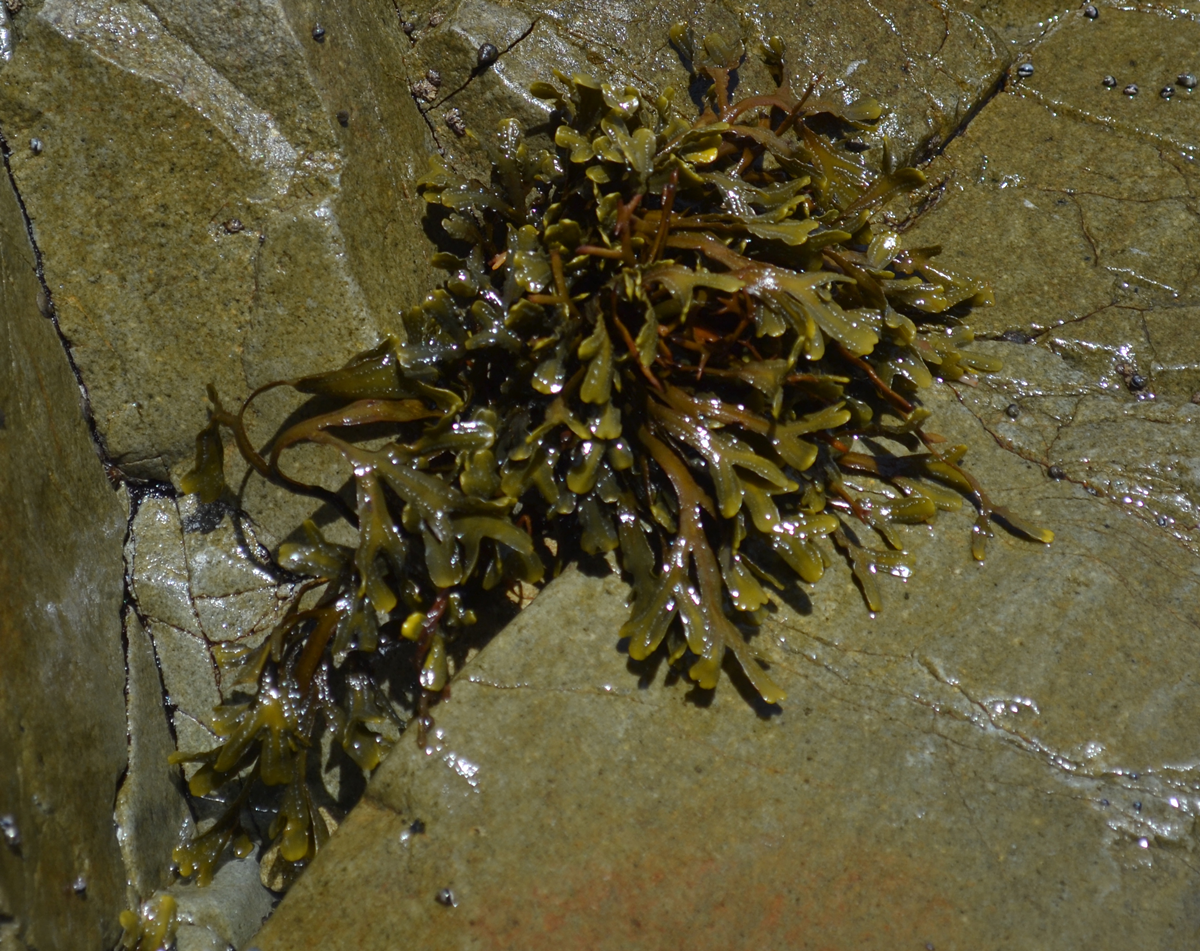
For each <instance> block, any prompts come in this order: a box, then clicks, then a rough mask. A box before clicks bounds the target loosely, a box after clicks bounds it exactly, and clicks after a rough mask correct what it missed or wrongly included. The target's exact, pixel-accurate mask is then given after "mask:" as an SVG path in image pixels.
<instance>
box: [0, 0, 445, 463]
mask: <svg viewBox="0 0 1200 951" xmlns="http://www.w3.org/2000/svg"><path fill="white" fill-rule="evenodd" d="M314 21H315V11H312V10H310V9H309V7H308V5H306V4H304V3H294V4H286V5H285V4H282V3H278V2H270V0H264V2H260V3H252V4H250V5H243V6H241V7H239V8H238V12H237V14H236V15H233V14H231V15H230V16H228V17H225V16H216V15H214V13H213V11H212V8H211V6H210V5H205V4H199V3H191V2H169V0H168V2H162V3H151V4H146V3H139V2H120V0H116V2H111V3H110V2H107V0H49V2H47V3H44V4H37V5H30V6H29V7H27V8H26V9H25V10H24V11H23V12H22V13H20V14H19V15H18V16H17V18H16V20H15V23H14V26H15V30H16V46H15V51H14V53H13V55H12V59H11V61H10V62H8V63H6V64H5V65H4V68H3V69H2V70H0V115H2V116H3V118H4V134H5V136H6V137H7V140H8V141H9V142H11V143H13V145H14V151H13V155H12V162H11V165H12V171H13V175H14V178H15V180H16V183H17V186H18V188H19V189H20V191H21V194H22V196H23V198H24V201H25V204H26V207H27V208H28V209H29V213H30V216H31V218H32V220H33V226H34V230H35V236H36V238H37V240H38V241H39V242H40V247H41V250H42V253H43V261H44V265H45V275H46V281H47V284H48V286H49V288H50V292H51V296H52V299H53V302H54V305H55V307H56V310H57V313H58V318H59V321H60V323H61V326H62V328H63V330H64V333H65V334H66V336H67V337H68V339H69V340H70V341H71V345H72V352H73V354H74V357H75V360H76V362H77V363H78V365H79V367H80V370H81V372H82V374H83V377H84V378H85V380H87V381H88V387H89V394H90V397H91V401H92V406H93V409H94V411H95V416H96V424H97V428H98V431H99V433H100V436H101V438H102V439H103V441H104V444H105V446H106V448H107V450H108V452H109V454H110V456H111V457H112V459H113V460H114V461H115V462H118V463H120V464H121V466H122V467H123V468H124V469H125V470H126V471H128V472H131V473H134V474H137V475H144V476H152V477H156V478H165V477H166V476H167V474H168V471H169V469H170V468H171V466H172V465H174V464H176V463H178V462H179V461H180V460H181V459H183V458H184V457H185V456H186V455H188V454H189V453H190V450H191V444H192V438H193V436H194V433H195V431H196V430H197V429H198V428H199V427H200V426H202V425H203V422H204V417H205V403H204V387H205V384H207V383H214V384H216V386H217V388H218V390H219V391H220V392H221V393H222V394H224V395H225V396H226V398H227V399H235V398H241V397H244V396H245V395H246V394H247V392H248V391H249V390H250V389H251V388H253V387H255V386H258V385H259V384H261V383H263V382H265V381H267V380H270V379H274V378H276V377H279V376H289V375H294V374H297V373H300V372H305V371H307V370H309V369H310V368H311V367H313V366H315V365H324V364H326V363H328V362H330V361H332V362H334V363H337V362H340V361H341V360H344V359H345V358H347V357H348V356H349V355H351V354H352V353H354V352H356V351H358V350H361V349H363V348H365V347H367V346H369V345H372V344H374V343H375V342H376V341H377V340H378V338H379V337H380V335H381V334H383V333H387V332H390V331H396V330H398V328H399V323H398V317H397V315H398V313H399V311H400V310H401V309H402V308H404V307H406V306H410V305H411V304H412V302H413V301H414V300H415V299H419V295H420V294H421V293H423V291H424V290H425V288H426V286H427V284H428V265H427V263H426V260H427V257H428V253H429V252H428V249H427V247H426V245H425V243H424V240H423V238H422V236H421V231H420V223H419V216H420V211H421V204H420V202H419V200H418V199H417V197H416V196H415V194H414V193H413V192H412V190H411V186H410V184H409V183H411V181H412V180H413V177H414V175H415V174H416V173H417V172H418V171H419V170H420V169H421V168H423V167H424V162H425V155H426V152H427V149H426V144H425V143H426V141H427V137H426V132H425V125H424V123H422V121H421V119H420V117H419V115H418V114H417V112H416V109H415V107H414V106H413V104H412V100H411V98H410V97H409V95H408V92H407V89H406V87H405V86H404V84H403V83H402V82H399V81H396V80H394V79H393V78H392V77H391V76H390V75H389V71H390V70H394V69H395V64H396V63H397V62H398V61H399V59H400V57H399V53H397V52H396V48H397V45H398V44H400V43H403V44H405V45H407V43H408V41H407V38H406V37H405V36H404V35H403V34H402V33H401V32H400V31H399V26H398V22H397V21H396V19H395V13H394V11H393V10H392V9H391V8H390V7H388V8H387V9H384V8H383V7H380V8H378V9H376V8H371V9H366V8H362V7H357V6H356V7H355V8H354V9H353V10H346V11H344V12H342V11H338V12H336V13H333V14H331V15H330V16H329V17H328V21H329V38H328V41H327V42H325V43H323V44H318V43H315V42H314V41H313V40H312V39H311V31H312V25H313V22H314ZM344 110H345V111H348V114H349V116H350V117H349V118H348V119H347V124H346V125H345V126H343V125H342V124H341V123H340V121H339V120H338V118H337V115H338V113H340V112H343V111H344ZM33 138H37V139H38V140H39V142H40V146H41V148H40V151H37V152H35V151H34V150H32V149H31V148H29V145H28V143H29V142H30V141H31V140H32V139H33ZM397 261H403V262H404V264H403V266H396V262H397Z"/></svg>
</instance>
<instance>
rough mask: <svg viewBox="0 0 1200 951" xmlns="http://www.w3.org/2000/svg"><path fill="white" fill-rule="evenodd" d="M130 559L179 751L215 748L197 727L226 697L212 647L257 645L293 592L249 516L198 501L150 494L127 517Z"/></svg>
mask: <svg viewBox="0 0 1200 951" xmlns="http://www.w3.org/2000/svg"><path fill="white" fill-rule="evenodd" d="M126 560H127V562H128V564H129V581H130V591H131V593H132V594H133V597H134V599H135V601H136V605H137V611H138V613H139V615H140V616H141V618H142V619H143V620H144V621H145V623H146V626H147V632H148V634H149V636H150V639H151V641H152V643H153V646H154V651H155V654H156V656H157V659H158V663H159V668H160V670H161V672H162V685H163V688H164V689H165V691H166V695H167V697H168V698H169V702H170V706H171V709H172V718H173V722H174V725H175V730H176V737H175V739H176V743H177V744H178V748H179V749H180V750H182V751H184V752H188V753H194V752H201V751H203V750H207V749H210V748H211V747H212V746H213V743H214V738H213V736H212V734H211V733H209V732H208V731H207V730H206V729H204V728H202V727H201V726H200V725H201V724H206V723H207V722H208V720H209V716H210V714H211V713H212V710H213V708H214V707H215V706H217V704H219V703H220V702H221V700H222V697H223V694H222V686H221V681H220V675H219V668H218V664H217V659H216V657H215V655H214V650H216V649H219V648H220V646H221V645H225V646H236V645H237V644H248V645H251V646H255V645H257V644H258V643H259V642H260V641H261V640H262V638H263V637H265V636H266V635H267V633H268V632H269V631H270V630H271V628H272V627H273V626H274V624H275V623H276V622H277V621H278V620H279V619H280V618H281V617H282V615H283V611H284V609H285V607H286V605H287V598H288V596H289V593H290V592H291V590H292V586H291V585H290V584H288V583H285V582H283V581H281V580H280V579H279V577H278V574H277V572H276V571H275V570H274V569H273V567H272V565H271V563H270V561H269V553H268V551H267V548H266V546H265V545H264V544H263V543H262V541H260V532H259V531H258V530H256V528H255V526H254V525H253V524H252V523H251V522H250V521H249V520H248V519H246V518H245V517H244V516H242V515H240V514H238V513H237V512H235V511H233V510H232V509H230V508H229V507H228V506H225V505H224V504H223V503H219V504H216V505H212V506H201V505H200V504H199V502H198V501H197V499H196V498H195V497H194V496H189V497H184V498H181V499H175V498H171V497H170V496H167V495H149V496H147V497H145V498H143V499H142V500H141V503H140V504H139V506H138V509H137V512H136V513H135V514H134V516H133V518H132V519H131V521H130V528H129V539H128V542H127V545H126ZM160 700H161V698H160Z"/></svg>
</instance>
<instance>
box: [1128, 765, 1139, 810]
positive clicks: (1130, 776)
mask: <svg viewBox="0 0 1200 951" xmlns="http://www.w3.org/2000/svg"><path fill="white" fill-rule="evenodd" d="M1129 778H1130V779H1141V778H1142V774H1141V773H1130V774H1129ZM1134 805H1135V806H1137V807H1138V808H1139V809H1141V808H1142V804H1141V803H1140V802H1135V803H1134Z"/></svg>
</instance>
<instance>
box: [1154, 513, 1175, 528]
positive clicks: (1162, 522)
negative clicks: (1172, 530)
mask: <svg viewBox="0 0 1200 951" xmlns="http://www.w3.org/2000/svg"><path fill="white" fill-rule="evenodd" d="M1155 521H1157V522H1158V527H1159V528H1166V527H1167V526H1168V525H1170V524H1171V520H1170V519H1169V518H1167V517H1166V516H1165V515H1160V516H1159V517H1158V518H1157V519H1155Z"/></svg>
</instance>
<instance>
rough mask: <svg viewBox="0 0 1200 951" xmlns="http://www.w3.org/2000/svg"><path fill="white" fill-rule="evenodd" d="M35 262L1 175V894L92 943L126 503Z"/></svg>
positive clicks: (21, 930)
mask: <svg viewBox="0 0 1200 951" xmlns="http://www.w3.org/2000/svg"><path fill="white" fill-rule="evenodd" d="M35 268H36V261H35V259H34V252H33V248H32V247H31V245H30V241H29V236H28V233H27V231H26V227H25V222H24V220H23V218H22V214H21V209H20V208H19V206H18V203H17V199H16V196H15V195H14V193H13V190H12V187H11V184H10V182H9V180H8V177H7V176H6V175H5V176H0V498H2V499H4V500H5V508H4V517H3V518H2V519H0V656H3V658H4V659H3V663H2V668H3V676H0V816H6V817H10V818H11V821H12V826H11V828H12V829H13V830H15V831H16V833H18V834H19V843H17V842H16V841H15V840H13V839H12V838H11V837H6V840H7V841H5V842H2V843H0V895H2V896H3V899H4V904H5V905H6V906H7V908H6V909H5V915H6V916H11V917H12V918H13V919H14V921H15V925H14V927H13V928H12V929H9V930H10V931H11V932H12V939H11V940H12V941H16V940H18V938H19V940H23V941H24V942H25V943H26V944H28V945H29V946H30V947H34V948H38V949H40V951H56V949H61V951H88V949H94V951H102V949H104V951H107V949H108V948H111V947H112V945H113V943H114V942H115V941H116V939H117V937H118V936H119V934H120V927H119V925H118V924H117V915H118V913H119V912H120V910H121V908H122V906H123V905H124V902H125V886H126V873H125V868H124V865H123V863H122V859H121V852H120V849H119V848H118V845H117V837H116V835H115V832H114V827H113V800H114V798H115V797H116V794H117V786H118V783H119V782H120V779H121V775H122V772H123V771H124V769H125V765H126V762H127V740H126V711H125V699H124V693H123V691H124V686H125V656H124V651H123V649H122V643H121V602H122V593H123V588H124V584H123V582H124V564H123V562H122V559H121V545H122V541H123V537H124V534H125V517H126V509H125V505H124V503H123V501H122V498H121V496H119V495H118V493H117V492H116V491H115V490H114V489H113V487H112V485H111V484H110V483H109V481H108V479H107V478H106V477H105V471H104V467H103V466H102V465H101V462H100V459H99V458H98V457H97V455H96V451H95V448H94V446H93V443H92V439H91V437H90V435H89V433H88V427H87V423H86V422H85V419H84V415H83V411H82V406H81V400H80V389H79V384H78V382H77V381H76V379H75V377H74V375H73V374H72V372H71V367H70V365H69V364H68V361H67V357H66V355H65V354H64V352H63V347H62V344H61V343H60V341H59V337H58V334H57V333H56V332H55V327H54V324H53V323H52V322H51V321H50V320H47V319H46V318H45V317H43V316H42V314H41V313H40V311H39V308H38V295H39V290H40V288H39V285H38V281H37V277H36V271H35ZM76 882H79V883H80V885H81V886H83V887H82V889H81V890H80V891H79V892H77V891H76V890H75V883H76ZM5 941H10V939H9V938H8V937H6V938H5ZM10 944H11V941H10ZM8 946H10V945H6V947H8Z"/></svg>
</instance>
